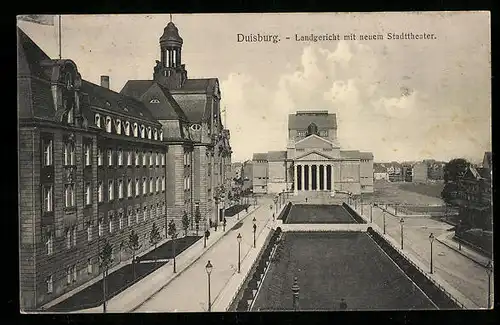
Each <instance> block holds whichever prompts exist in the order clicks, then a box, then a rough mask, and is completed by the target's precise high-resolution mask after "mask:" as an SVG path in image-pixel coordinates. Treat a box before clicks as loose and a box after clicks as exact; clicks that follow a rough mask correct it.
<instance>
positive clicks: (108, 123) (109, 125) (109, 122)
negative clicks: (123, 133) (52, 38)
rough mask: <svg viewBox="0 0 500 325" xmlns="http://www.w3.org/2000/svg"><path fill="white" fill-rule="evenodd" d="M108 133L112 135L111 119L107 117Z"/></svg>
mask: <svg viewBox="0 0 500 325" xmlns="http://www.w3.org/2000/svg"><path fill="white" fill-rule="evenodd" d="M106 132H108V133H111V117H109V116H106Z"/></svg>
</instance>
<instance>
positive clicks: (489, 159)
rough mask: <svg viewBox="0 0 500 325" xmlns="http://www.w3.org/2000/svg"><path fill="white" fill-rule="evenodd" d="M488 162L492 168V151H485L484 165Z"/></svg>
mask: <svg viewBox="0 0 500 325" xmlns="http://www.w3.org/2000/svg"><path fill="white" fill-rule="evenodd" d="M485 163H487V164H488V168H491V167H492V164H493V156H492V154H491V151H486V152H485V153H484V158H483V165H484V164H485Z"/></svg>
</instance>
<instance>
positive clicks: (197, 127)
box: [191, 124, 201, 131]
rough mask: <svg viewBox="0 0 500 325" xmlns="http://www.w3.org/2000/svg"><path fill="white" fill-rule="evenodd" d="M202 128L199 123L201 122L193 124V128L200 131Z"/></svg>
mask: <svg viewBox="0 0 500 325" xmlns="http://www.w3.org/2000/svg"><path fill="white" fill-rule="evenodd" d="M200 129H201V125H199V124H193V125H191V130H194V131H199V130H200Z"/></svg>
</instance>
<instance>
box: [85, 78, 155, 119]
mask: <svg viewBox="0 0 500 325" xmlns="http://www.w3.org/2000/svg"><path fill="white" fill-rule="evenodd" d="M81 90H82V92H83V93H87V94H88V98H89V101H90V105H91V106H96V107H99V108H102V109H106V110H109V111H111V112H117V113H120V114H125V115H130V116H133V117H137V118H140V119H146V120H150V121H153V122H156V123H158V121H157V120H156V119H155V118H154V117H153V115H152V114H151V112H150V111H149V109H148V108H147V107H146V106H144V104H143V103H142V102H140V101H139V100H137V99H135V98H133V97H130V96H126V95H124V94H121V93H117V92H114V91H113V90H111V89H108V88H105V87H101V86H99V85H96V84H93V83H91V82H89V81H86V80H82V88H81Z"/></svg>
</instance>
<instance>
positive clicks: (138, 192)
mask: <svg viewBox="0 0 500 325" xmlns="http://www.w3.org/2000/svg"><path fill="white" fill-rule="evenodd" d="M139 194H141V187H140V184H139V179H138V178H136V179H135V196H139Z"/></svg>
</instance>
